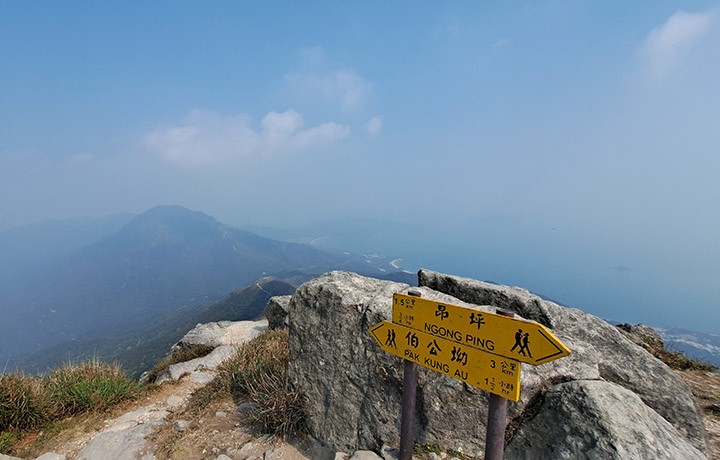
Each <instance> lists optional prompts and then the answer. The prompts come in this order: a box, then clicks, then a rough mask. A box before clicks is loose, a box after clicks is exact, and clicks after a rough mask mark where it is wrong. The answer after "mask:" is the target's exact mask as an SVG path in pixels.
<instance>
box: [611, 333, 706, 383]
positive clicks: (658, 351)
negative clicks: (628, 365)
mask: <svg viewBox="0 0 720 460" xmlns="http://www.w3.org/2000/svg"><path fill="white" fill-rule="evenodd" d="M617 328H618V329H620V330H621V331H622V332H624V333H625V335H626V336H627V337H628V338H629V339H631V340H632V341H633V342H635V343H637V344H638V345H640V346H641V347H643V348H644V349H646V350H647V351H649V352H650V353H651V354H652V355H653V356H655V357H656V358H657V359H659V360H660V361H662V362H664V363H665V364H667V365H668V366H669V367H670V369H674V370H676V371H713V370H717V367H715V366H714V365H713V364H711V363H708V362H705V361H702V360H700V359H693V358H689V357H688V356H687V355H686V354H685V353H683V352H681V351H672V350H668V349H667V348H666V347H665V342H663V340H662V336H661V335H660V333H659V332H657V331H656V330H654V329H652V328H650V327H647V326H644V325H640V324H638V325H632V324H627V323H622V324H618V325H617Z"/></svg>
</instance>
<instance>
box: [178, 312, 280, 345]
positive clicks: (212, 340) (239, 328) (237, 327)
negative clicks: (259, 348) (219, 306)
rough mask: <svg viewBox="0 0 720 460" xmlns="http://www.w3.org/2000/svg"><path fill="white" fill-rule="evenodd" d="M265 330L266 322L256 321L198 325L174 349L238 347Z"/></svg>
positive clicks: (262, 320)
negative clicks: (196, 346)
mask: <svg viewBox="0 0 720 460" xmlns="http://www.w3.org/2000/svg"><path fill="white" fill-rule="evenodd" d="M266 330H267V320H264V319H261V320H258V321H218V322H215V323H204V324H198V325H197V326H195V328H193V329H192V330H191V331H190V332H188V333H187V334H185V336H183V338H182V339H180V341H179V342H178V343H177V344H175V345H174V347H173V348H175V347H181V346H192V345H204V346H211V347H219V346H221V345H240V344H242V343H245V342H247V341H248V340H250V339H253V338H255V337H256V336H258V335H260V334H261V333H262V332H264V331H266Z"/></svg>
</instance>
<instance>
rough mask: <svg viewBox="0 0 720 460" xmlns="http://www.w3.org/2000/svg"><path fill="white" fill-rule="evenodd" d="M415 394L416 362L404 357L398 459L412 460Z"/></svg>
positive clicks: (415, 293)
mask: <svg viewBox="0 0 720 460" xmlns="http://www.w3.org/2000/svg"><path fill="white" fill-rule="evenodd" d="M408 294H409V295H411V296H414V297H420V293H419V292H417V291H408ZM393 334H394V333H393ZM393 337H394V335H393ZM416 396H417V364H416V363H414V362H412V361H408V360H407V359H406V360H404V364H403V399H402V409H401V415H400V460H412V454H413V448H414V447H415V401H416Z"/></svg>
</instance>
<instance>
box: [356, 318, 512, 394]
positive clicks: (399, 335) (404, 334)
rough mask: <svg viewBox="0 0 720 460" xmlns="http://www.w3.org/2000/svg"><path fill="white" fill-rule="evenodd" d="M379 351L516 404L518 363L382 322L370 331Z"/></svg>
mask: <svg viewBox="0 0 720 460" xmlns="http://www.w3.org/2000/svg"><path fill="white" fill-rule="evenodd" d="M370 334H371V335H372V336H373V338H375V341H377V343H378V345H380V348H382V349H383V350H385V351H387V352H388V353H392V354H394V355H395V356H399V357H401V358H403V359H406V360H408V361H412V362H414V363H417V364H419V365H421V366H423V367H427V368H428V369H431V370H433V371H436V372H440V373H441V374H445V375H447V376H449V377H452V378H454V379H457V380H460V381H463V382H465V383H467V384H469V385H473V386H476V387H478V388H482V389H483V390H487V391H489V392H490V393H494V394H497V395H500V396H502V397H504V398H507V399H511V400H513V401H517V400H518V399H520V368H521V364H520V363H519V362H517V361H515V360H512V359H505V358H502V357H498V356H495V355H491V354H489V353H485V352H482V351H480V350H477V349H474V348H470V347H467V346H463V345H461V344H458V343H455V342H453V341H451V340H446V339H443V338H440V337H436V336H433V335H430V334H426V333H424V332H420V331H417V330H414V329H411V328H409V327H405V326H401V325H399V324H393V323H391V322H389V321H383V322H381V323H378V324H376V325H375V326H373V327H372V328H370Z"/></svg>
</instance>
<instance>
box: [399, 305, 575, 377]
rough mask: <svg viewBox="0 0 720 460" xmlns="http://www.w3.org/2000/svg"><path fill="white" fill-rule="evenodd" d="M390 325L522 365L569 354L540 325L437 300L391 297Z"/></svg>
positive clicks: (535, 363) (540, 362)
mask: <svg viewBox="0 0 720 460" xmlns="http://www.w3.org/2000/svg"><path fill="white" fill-rule="evenodd" d="M392 321H393V323H395V324H399V325H402V326H406V327H409V328H411V329H414V330H416V331H420V332H424V333H426V334H430V335H432V336H435V337H440V338H444V339H447V340H451V341H453V342H456V343H458V344H462V345H465V346H467V347H471V348H474V349H477V350H481V351H483V352H486V353H491V354H493V355H497V356H501V357H504V358H508V359H513V360H517V361H520V362H523V363H528V364H532V365H534V366H536V365H538V364H544V363H548V362H550V361H554V360H556V359H558V358H562V357H564V356H567V355H568V354H570V350H569V349H568V348H567V347H566V346H565V344H563V343H562V342H561V341H560V340H559V339H558V338H557V337H555V335H553V333H552V332H550V331H549V330H548V329H547V328H546V327H545V326H543V325H542V324H539V323H536V322H534V321H528V320H524V319H518V318H512V317H508V316H503V315H499V314H495V313H490V312H487V311H482V310H476V309H472V308H467V307H461V306H458V305H452V304H449V303H445V302H438V301H436V300H428V299H423V298H420V297H415V296H410V295H405V294H394V295H393V312H392Z"/></svg>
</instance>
